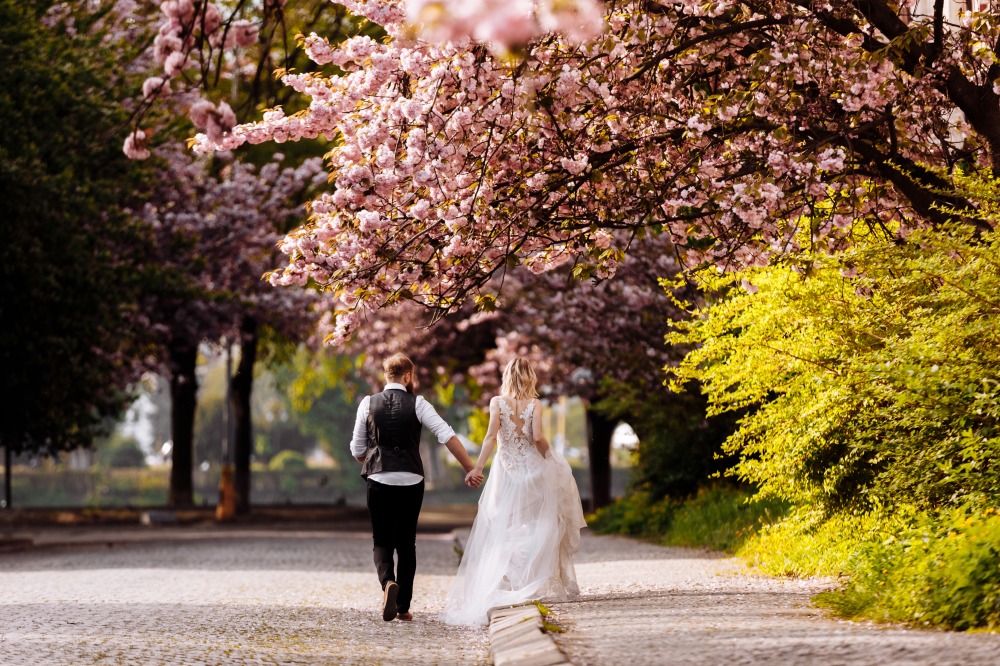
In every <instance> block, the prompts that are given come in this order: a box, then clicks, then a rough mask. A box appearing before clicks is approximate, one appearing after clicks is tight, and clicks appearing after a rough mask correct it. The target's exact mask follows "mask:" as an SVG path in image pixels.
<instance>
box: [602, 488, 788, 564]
mask: <svg viewBox="0 0 1000 666" xmlns="http://www.w3.org/2000/svg"><path fill="white" fill-rule="evenodd" d="M785 511H786V507H785V506H784V505H783V504H782V503H780V502H775V501H773V500H767V499H758V500H755V499H754V498H753V497H752V496H751V495H750V493H748V492H746V491H743V490H737V489H734V488H729V487H726V486H719V487H713V488H704V489H702V490H700V491H699V492H698V494H697V495H695V496H694V497H691V498H689V499H687V500H682V501H678V500H670V499H661V500H652V499H651V498H650V496H649V495H648V494H647V493H644V492H636V493H633V494H631V495H628V496H627V497H623V498H622V499H620V500H618V501H617V502H615V503H614V504H612V505H610V506H607V507H604V508H603V509H601V510H600V511H598V512H597V513H596V514H595V515H593V516H591V517H590V518H589V519H588V521H587V522H588V524H589V525H590V527H591V528H592V529H594V530H596V531H598V532H603V533H605V534H626V535H629V536H639V537H644V538H647V539H651V540H654V541H656V542H658V543H661V544H663V545H665V546H693V547H705V548H712V549H715V550H723V551H726V552H734V551H735V550H736V549H737V548H739V547H740V546H741V545H742V544H743V543H744V542H745V541H746V540H747V539H749V538H751V537H753V535H754V534H755V533H756V532H757V530H759V529H760V528H761V527H763V526H765V525H769V524H770V523H771V522H773V521H774V520H777V519H778V518H779V517H780V516H782V515H784V513H785Z"/></svg>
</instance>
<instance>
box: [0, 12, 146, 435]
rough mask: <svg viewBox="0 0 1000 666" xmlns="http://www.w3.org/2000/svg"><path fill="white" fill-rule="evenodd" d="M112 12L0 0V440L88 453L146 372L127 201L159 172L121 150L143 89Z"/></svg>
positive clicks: (138, 270)
mask: <svg viewBox="0 0 1000 666" xmlns="http://www.w3.org/2000/svg"><path fill="white" fill-rule="evenodd" d="M113 20H114V17H113V16H112V15H111V14H110V13H109V12H107V11H104V10H101V11H96V12H93V11H82V10H81V11H73V10H71V8H70V5H68V4H66V3H58V4H57V3H52V2H21V1H17V2H15V1H14V0H0V234H2V238H3V243H2V244H0V321H2V324H0V367H2V371H0V395H2V396H3V397H2V401H0V404H2V407H0V410H2V411H0V445H3V446H5V447H10V448H11V449H12V450H13V451H15V452H20V451H33V452H39V453H45V454H48V453H55V452H57V451H61V450H67V449H72V448H75V447H78V446H88V445H90V444H91V443H92V442H93V440H94V437H95V436H97V435H99V434H102V433H105V432H106V431H107V427H108V425H109V424H110V423H112V422H113V421H114V419H115V417H117V416H118V415H119V414H120V412H121V411H122V410H123V408H124V407H126V406H127V405H128V404H129V402H130V400H131V398H132V394H131V392H130V389H129V387H130V385H131V384H132V383H133V382H134V381H135V380H136V379H137V378H138V377H139V376H140V374H141V371H142V370H143V368H144V363H143V359H144V355H145V352H146V346H145V342H146V341H145V340H144V334H145V331H144V330H142V329H141V328H138V327H136V326H134V325H133V323H134V321H135V303H136V300H137V297H138V293H139V291H140V290H141V288H142V287H143V284H144V280H147V278H148V277H149V274H148V272H146V271H145V270H144V269H143V267H141V266H138V265H136V264H135V263H133V262H132V261H131V258H130V249H131V248H133V247H135V246H136V245H137V244H139V243H141V242H142V231H141V229H140V227H139V226H138V225H136V224H134V223H133V222H132V221H131V220H130V216H129V211H128V209H129V208H130V207H135V206H136V204H137V198H138V195H139V194H141V193H142V192H144V191H145V190H146V189H147V188H146V186H145V185H143V184H142V183H143V182H144V181H143V178H144V177H145V176H146V175H147V173H148V169H145V168H141V167H139V166H137V165H136V164H135V163H133V162H129V161H128V160H127V159H124V156H122V155H121V153H120V151H119V150H118V145H117V144H118V141H117V140H116V139H115V137H116V136H117V135H119V134H120V132H121V130H122V127H123V126H125V125H126V123H127V122H128V114H127V112H126V111H124V110H123V109H122V108H121V106H120V103H119V102H118V100H119V99H121V98H122V96H123V95H124V94H126V92H127V90H129V87H130V86H131V85H132V83H131V81H130V80H129V76H128V74H127V73H124V72H123V71H122V69H121V68H120V67H119V65H118V60H119V57H120V55H121V53H122V51H121V49H122V48H126V49H127V48H130V47H129V46H128V45H127V43H126V44H125V45H124V46H123V45H121V44H109V43H106V42H105V40H104V37H105V36H106V35H107V34H108V32H109V31H111V30H114V31H117V30H119V29H120V28H119V27H117V26H114V25H112V23H113Z"/></svg>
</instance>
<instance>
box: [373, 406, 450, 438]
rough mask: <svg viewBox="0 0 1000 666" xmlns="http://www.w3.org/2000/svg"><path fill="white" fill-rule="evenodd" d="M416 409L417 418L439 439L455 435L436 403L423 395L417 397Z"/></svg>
mask: <svg viewBox="0 0 1000 666" xmlns="http://www.w3.org/2000/svg"><path fill="white" fill-rule="evenodd" d="M416 410H417V419H419V420H420V424H421V425H422V426H424V427H425V428H427V429H428V430H430V431H431V432H432V433H434V436H435V437H437V441H439V442H440V443H442V444H444V443H445V442H447V441H448V440H449V439H451V438H452V437H454V436H455V431H454V430H453V429H452V427H451V426H450V425H448V424H447V423H446V422H445V420H444V419H443V418H441V416H440V415H438V413H437V410H436V409H434V405H432V404H431V403H429V402H427V401H426V400H424V398H423V396H418V397H417V405H416ZM356 431H357V430H356V429H355V432H356Z"/></svg>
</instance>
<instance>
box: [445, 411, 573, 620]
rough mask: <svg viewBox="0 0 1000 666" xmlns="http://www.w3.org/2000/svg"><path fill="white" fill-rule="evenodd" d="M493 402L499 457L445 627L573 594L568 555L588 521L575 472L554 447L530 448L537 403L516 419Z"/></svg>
mask: <svg viewBox="0 0 1000 666" xmlns="http://www.w3.org/2000/svg"><path fill="white" fill-rule="evenodd" d="M495 400H497V401H498V402H499V405H498V406H499V417H500V429H499V432H498V442H497V443H498V447H497V453H496V455H495V456H494V458H493V465H492V467H491V468H490V475H489V478H488V479H487V481H486V483H485V486H484V488H483V494H482V496H481V497H480V499H479V512H478V514H477V515H476V520H475V522H474V523H473V525H472V532H471V533H470V534H469V541H468V543H467V544H466V546H465V552H464V553H463V555H462V563H461V564H460V565H459V567H458V574H457V576H456V577H455V581H454V583H453V584H452V587H451V592H450V593H449V594H448V599H447V601H446V602H445V612H444V614H443V615H442V616H441V618H442V619H443V620H444V621H445V622H447V623H449V624H466V625H483V624H486V622H487V618H486V611H488V610H489V609H490V608H492V607H494V606H507V605H510V604H516V603H521V602H524V601H529V600H533V599H547V600H562V599H566V598H571V597H574V596H576V595H577V594H579V587H578V586H577V582H576V571H575V569H574V567H573V553H575V552H576V551H577V549H578V548H579V547H580V529H581V528H583V527H584V526H585V525H586V523H585V522H584V519H583V508H582V506H581V504H580V491H579V490H578V489H577V486H576V481H575V480H574V479H573V473H572V471H571V470H570V467H569V464H568V463H567V462H566V459H565V458H564V457H563V456H562V455H560V454H559V453H557V452H556V451H555V450H554V449H552V448H550V449H549V451H548V453H547V454H546V457H545V458H543V457H542V456H541V454H540V453H539V452H538V449H536V448H535V446H534V445H533V443H532V439H533V436H532V433H533V427H534V425H535V424H534V420H535V419H536V418H540V415H536V414H535V402H536V401H534V400H531V401H529V402H528V404H527V405H526V406H525V407H524V409H523V410H522V411H521V413H520V414H517V413H515V412H514V405H513V404H511V403H510V402H508V401H507V400H506V399H505V398H503V397H498V398H495ZM539 432H540V429H539Z"/></svg>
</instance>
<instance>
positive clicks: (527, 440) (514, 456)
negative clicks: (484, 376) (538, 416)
mask: <svg viewBox="0 0 1000 666" xmlns="http://www.w3.org/2000/svg"><path fill="white" fill-rule="evenodd" d="M497 401H498V402H499V406H500V433H499V437H498V440H499V449H498V450H497V453H498V457H499V458H500V462H501V464H502V465H503V466H504V467H506V468H507V469H509V470H513V469H515V468H523V467H527V466H529V465H530V466H535V465H537V462H538V458H539V457H540V455H539V453H538V449H536V448H535V445H534V443H533V442H532V440H533V436H532V417H533V416H534V412H535V401H534V400H529V401H528V404H527V405H525V407H524V409H523V410H522V411H521V413H520V414H515V413H514V408H513V407H512V406H511V404H510V403H509V402H507V401H506V400H504V399H503V398H498V399H497Z"/></svg>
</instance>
